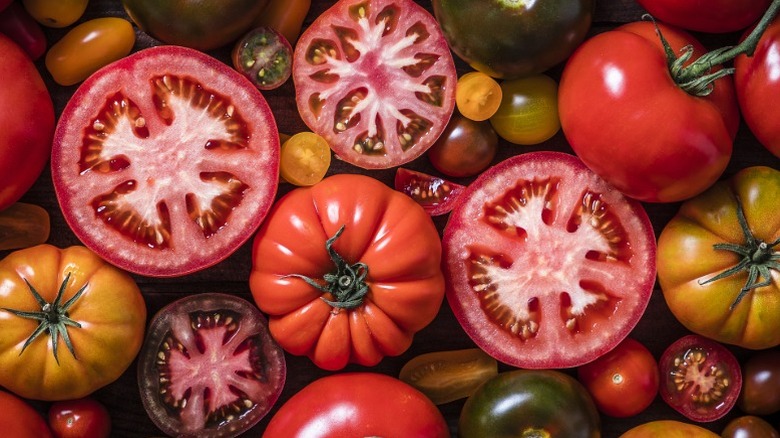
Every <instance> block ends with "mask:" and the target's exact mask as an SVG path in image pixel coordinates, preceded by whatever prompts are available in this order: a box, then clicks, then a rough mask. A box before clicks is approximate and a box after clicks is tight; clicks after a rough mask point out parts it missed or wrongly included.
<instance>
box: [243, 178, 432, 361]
mask: <svg viewBox="0 0 780 438" xmlns="http://www.w3.org/2000/svg"><path fill="white" fill-rule="evenodd" d="M252 251H253V252H252V271H251V274H250V277H249V287H250V289H251V291H252V295H253V296H254V299H255V302H256V303H257V305H258V306H259V307H260V309H261V310H262V311H263V312H265V313H267V314H268V315H269V328H270V330H271V334H272V335H273V337H274V338H275V339H276V340H277V342H279V344H280V345H281V346H282V347H283V348H284V349H285V350H287V352H289V353H291V354H295V355H307V356H309V357H310V358H311V359H312V360H313V361H314V363H315V364H316V365H317V366H319V367H321V368H324V369H328V370H338V369H341V368H343V367H344V366H346V365H347V363H349V362H353V363H358V364H361V365H368V366H371V365H376V364H377V363H378V362H379V361H380V360H381V359H382V358H383V357H384V356H396V355H399V354H401V353H403V352H404V351H406V349H407V348H409V346H410V345H411V343H412V337H413V335H414V333H416V332H418V331H419V330H421V329H422V328H423V327H425V326H427V325H428V324H429V323H430V322H431V321H433V319H434V318H435V317H436V314H437V313H438V311H439V308H440V306H441V303H442V300H443V297H444V279H443V276H442V272H441V267H440V262H441V243H440V240H439V234H438V232H437V231H436V228H435V226H434V225H433V221H432V220H431V218H430V217H429V216H428V214H427V213H426V212H425V210H423V208H422V207H421V206H420V205H418V204H417V203H416V202H414V201H413V200H412V199H411V198H409V197H408V196H406V195H404V194H403V193H401V192H397V191H395V190H393V189H391V188H389V187H387V186H386V185H384V184H382V183H381V182H379V181H377V180H375V179H373V178H371V177H368V176H363V175H352V174H340V175H334V176H331V177H328V178H326V179H324V180H322V181H321V182H319V183H317V184H315V185H313V186H311V187H305V188H298V189H295V190H293V191H291V192H290V193H288V194H287V195H286V196H285V197H283V198H282V199H280V200H279V201H278V202H277V203H276V204H275V206H274V208H273V209H272V210H271V213H270V214H269V216H268V218H267V219H266V221H265V222H264V223H263V226H262V227H261V228H260V231H259V232H258V233H257V235H256V236H255V240H254V246H253V250H252Z"/></svg>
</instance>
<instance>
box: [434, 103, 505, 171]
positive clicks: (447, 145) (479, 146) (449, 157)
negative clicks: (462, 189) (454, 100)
mask: <svg viewBox="0 0 780 438" xmlns="http://www.w3.org/2000/svg"><path fill="white" fill-rule="evenodd" d="M497 149H498V136H497V135H496V131H494V130H493V128H492V127H491V126H490V123H488V122H475V121H473V120H469V119H467V118H465V117H463V116H461V115H460V114H458V113H455V114H453V115H452V119H450V122H449V123H448V124H447V127H446V128H445V129H444V132H442V134H441V136H440V137H439V139H438V140H436V143H434V144H433V146H431V148H430V149H428V159H429V160H430V162H431V164H433V167H435V168H436V170H438V171H439V172H441V173H443V174H445V175H449V176H455V177H460V176H474V175H476V174H478V173H480V172H482V171H483V170H485V169H486V168H487V167H488V166H489V165H490V163H492V162H493V158H494V157H495V156H496V150H497Z"/></svg>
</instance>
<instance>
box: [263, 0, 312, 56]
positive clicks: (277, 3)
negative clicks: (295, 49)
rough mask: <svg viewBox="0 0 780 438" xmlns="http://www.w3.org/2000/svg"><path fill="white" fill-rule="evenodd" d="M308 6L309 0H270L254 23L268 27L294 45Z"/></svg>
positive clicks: (307, 11) (309, 6)
mask: <svg viewBox="0 0 780 438" xmlns="http://www.w3.org/2000/svg"><path fill="white" fill-rule="evenodd" d="M310 8H311V0H270V1H269V2H268V6H266V7H265V8H263V12H261V13H260V15H259V16H258V17H257V20H255V24H254V25H255V26H260V27H262V26H267V27H270V28H271V29H273V30H275V31H277V32H279V33H280V34H282V35H284V37H285V38H286V39H287V41H288V42H289V43H290V44H291V45H295V42H296V41H298V36H300V34H301V28H302V27H303V20H305V19H306V14H308V13H309V9H310Z"/></svg>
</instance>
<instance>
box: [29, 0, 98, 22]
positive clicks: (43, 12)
mask: <svg viewBox="0 0 780 438" xmlns="http://www.w3.org/2000/svg"><path fill="white" fill-rule="evenodd" d="M21 3H22V4H23V5H24V8H25V9H27V11H28V12H29V13H30V15H32V17H33V18H35V20H36V21H37V22H39V23H41V24H42V25H44V26H46V27H56V28H60V27H67V26H70V25H71V24H73V23H75V22H76V21H78V19H79V18H81V16H82V15H83V14H84V11H85V10H86V9H87V3H89V0H21Z"/></svg>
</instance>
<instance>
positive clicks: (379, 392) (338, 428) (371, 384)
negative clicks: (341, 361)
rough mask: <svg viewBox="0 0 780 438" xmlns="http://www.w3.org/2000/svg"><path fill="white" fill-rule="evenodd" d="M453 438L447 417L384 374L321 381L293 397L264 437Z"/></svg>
mask: <svg viewBox="0 0 780 438" xmlns="http://www.w3.org/2000/svg"><path fill="white" fill-rule="evenodd" d="M282 436H284V437H289V438H304V437H305V438H342V437H385V438H394V437H397V438H407V437H426V438H448V437H449V436H450V434H449V429H448V428H447V423H446V422H445V421H444V417H442V414H441V413H440V412H439V410H438V409H437V408H436V405H434V404H433V402H431V401H430V400H428V398H427V397H425V396H424V395H423V394H422V393H421V392H420V391H418V390H416V389H414V388H412V387H411V386H409V385H407V384H406V383H403V382H402V381H400V380H398V379H394V378H392V377H390V376H386V375H384V374H374V373H342V374H334V375H330V376H327V377H322V378H320V379H318V380H315V381H314V382H312V383H310V384H309V385H307V386H306V387H304V388H303V389H302V390H300V391H298V392H297V393H296V394H295V395H293V396H292V398H290V399H289V400H288V401H287V402H286V403H285V404H284V405H282V407H281V408H280V409H279V411H278V412H277V413H276V415H274V417H273V418H272V419H271V422H270V423H269V424H268V428H266V430H265V433H264V434H263V437H267V438H276V437H282Z"/></svg>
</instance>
